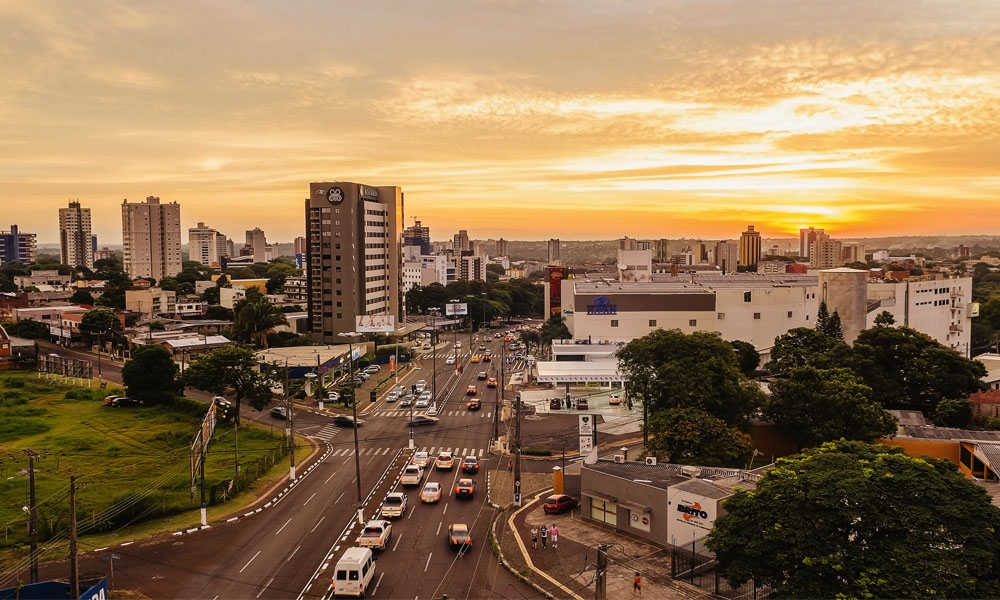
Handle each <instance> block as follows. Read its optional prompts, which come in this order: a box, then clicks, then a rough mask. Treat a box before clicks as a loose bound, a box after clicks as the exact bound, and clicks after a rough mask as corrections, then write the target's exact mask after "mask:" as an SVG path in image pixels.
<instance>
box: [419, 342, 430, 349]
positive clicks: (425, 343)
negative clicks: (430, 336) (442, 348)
mask: <svg viewBox="0 0 1000 600" xmlns="http://www.w3.org/2000/svg"><path fill="white" fill-rule="evenodd" d="M421 348H422V349H424V350H430V349H431V343H430V342H424V345H423V346H421Z"/></svg>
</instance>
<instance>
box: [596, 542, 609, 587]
mask: <svg viewBox="0 0 1000 600" xmlns="http://www.w3.org/2000/svg"><path fill="white" fill-rule="evenodd" d="M607 551H608V545H607V544H598V545H597V575H596V578H595V579H594V598H595V599H596V600H607V599H608V554H607Z"/></svg>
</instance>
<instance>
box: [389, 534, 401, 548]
mask: <svg viewBox="0 0 1000 600" xmlns="http://www.w3.org/2000/svg"><path fill="white" fill-rule="evenodd" d="M402 539H403V534H402V533H401V534H399V535H397V536H396V543H395V544H393V545H392V551H393V552H395V551H396V548H399V541H400V540H402Z"/></svg>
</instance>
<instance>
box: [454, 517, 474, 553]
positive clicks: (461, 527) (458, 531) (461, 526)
mask: <svg viewBox="0 0 1000 600" xmlns="http://www.w3.org/2000/svg"><path fill="white" fill-rule="evenodd" d="M448 545H449V546H451V547H452V548H457V549H463V548H466V547H467V546H471V545H472V534H471V533H469V526H468V525H466V524H465V523H452V524H451V525H449V526H448Z"/></svg>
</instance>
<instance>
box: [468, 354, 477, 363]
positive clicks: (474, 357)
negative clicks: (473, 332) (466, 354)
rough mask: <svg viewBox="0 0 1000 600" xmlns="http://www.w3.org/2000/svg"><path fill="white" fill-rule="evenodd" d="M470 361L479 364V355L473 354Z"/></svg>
mask: <svg viewBox="0 0 1000 600" xmlns="http://www.w3.org/2000/svg"><path fill="white" fill-rule="evenodd" d="M469 360H470V361H472V362H474V363H477V362H479V355H478V354H473V355H472V358H470V359H469Z"/></svg>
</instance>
